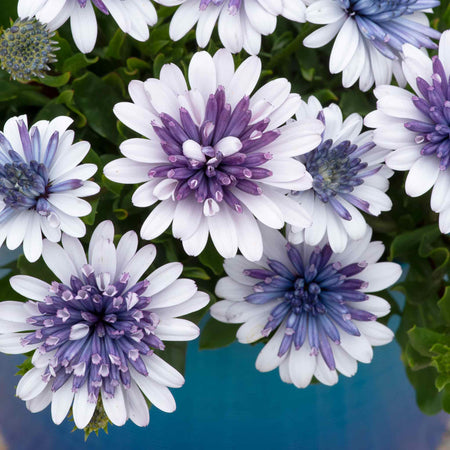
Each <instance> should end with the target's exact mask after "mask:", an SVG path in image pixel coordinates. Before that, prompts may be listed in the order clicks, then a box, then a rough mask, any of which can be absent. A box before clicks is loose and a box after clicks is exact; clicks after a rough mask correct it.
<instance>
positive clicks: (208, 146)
mask: <svg viewBox="0 0 450 450" xmlns="http://www.w3.org/2000/svg"><path fill="white" fill-rule="evenodd" d="M260 72H261V61H260V60H259V59H258V58H257V57H256V56H251V57H249V58H248V59H246V60H245V61H244V62H243V63H242V64H241V65H240V66H239V68H238V69H237V70H235V69H234V63H233V58H232V56H231V54H230V52H228V51H227V50H224V49H222V50H219V51H218V52H217V53H216V54H215V55H214V58H213V57H211V56H210V55H209V54H208V53H206V52H199V53H196V54H195V55H194V56H193V58H192V60H191V63H190V65H189V83H190V89H189V88H188V86H187V84H186V81H185V79H184V76H183V74H182V72H181V70H180V69H179V68H178V67H177V66H175V65H174V64H168V65H165V66H164V67H163V68H162V70H161V79H159V80H158V79H154V78H151V79H148V80H147V81H145V82H144V83H143V82H140V81H133V82H131V83H130V86H129V92H130V96H131V98H132V100H133V103H119V104H117V105H116V106H115V108H114V111H115V113H116V115H117V117H118V118H119V119H120V120H121V121H122V122H123V123H124V124H125V125H127V126H128V127H130V128H132V129H134V130H135V131H137V132H138V133H140V134H142V135H144V136H145V139H142V138H137V139H129V140H127V141H125V142H123V143H122V145H121V146H120V150H121V152H122V154H123V155H124V156H125V158H122V159H118V160H115V161H112V162H110V163H109V164H107V165H106V167H105V169H104V173H105V175H106V176H107V177H108V178H109V179H111V180H112V181H115V182H117V183H127V184H135V183H144V184H143V185H142V186H140V187H139V188H138V189H137V190H136V192H135V193H134V195H133V198H132V201H133V204H134V205H135V206H138V207H148V206H150V205H153V204H155V203H156V202H158V201H160V203H159V204H158V205H157V206H156V207H155V208H154V209H153V210H152V212H151V213H150V215H149V216H148V217H147V219H146V220H145V222H144V224H143V225H142V228H141V236H142V238H143V239H149V240H150V239H153V238H155V237H157V236H159V235H160V234H161V233H163V232H164V231H165V230H166V229H167V227H169V225H170V224H171V223H172V232H173V235H174V236H175V237H176V238H180V239H181V240H182V241H183V246H184V249H185V251H186V252H187V253H188V254H190V255H198V254H199V253H200V252H201V251H202V250H203V249H204V247H205V245H206V242H207V240H208V235H209V234H210V235H211V238H212V241H213V243H214V245H215V247H216V248H217V250H218V252H219V253H220V254H221V255H222V256H224V257H233V256H234V255H235V254H236V252H237V249H238V248H239V249H240V250H241V252H242V253H243V254H244V255H245V256H246V257H247V258H248V259H250V260H258V259H259V258H261V255H262V246H263V244H262V239H261V233H260V231H259V228H258V223H257V220H258V221H259V222H261V223H263V224H265V225H267V226H269V227H271V228H281V227H283V226H284V224H285V222H287V223H290V224H296V225H298V226H303V227H307V226H309V225H310V223H311V222H310V218H309V216H308V214H306V213H305V211H304V210H303V208H302V207H301V206H300V205H299V204H298V203H297V202H296V201H294V200H292V199H289V198H288V197H287V196H286V195H285V194H286V193H287V192H289V191H291V190H295V191H301V190H304V189H309V188H310V187H311V183H312V178H311V176H310V175H309V174H308V173H307V172H306V169H305V166H304V165H303V164H302V163H301V162H300V161H296V160H295V159H294V158H293V157H294V156H296V155H298V154H300V153H302V152H306V151H308V150H312V149H313V148H315V147H316V146H317V145H319V143H320V141H321V136H320V134H321V132H322V130H323V124H322V123H321V122H320V121H319V120H316V119H310V120H305V121H302V122H293V123H289V124H288V125H285V126H282V125H283V124H284V123H286V121H288V120H289V119H290V118H291V117H292V115H293V114H294V113H295V111H296V110H297V109H298V107H299V104H300V97H299V96H298V95H297V94H291V93H290V89H291V85H290V83H289V82H288V81H287V80H286V79H277V80H273V81H270V82H269V83H267V84H265V85H264V86H262V87H261V88H260V89H259V90H257V91H256V92H255V93H254V94H253V95H252V96H250V94H251V92H252V91H253V89H254V88H255V86H256V83H257V82H258V79H259V75H260ZM255 218H256V219H257V220H255Z"/></svg>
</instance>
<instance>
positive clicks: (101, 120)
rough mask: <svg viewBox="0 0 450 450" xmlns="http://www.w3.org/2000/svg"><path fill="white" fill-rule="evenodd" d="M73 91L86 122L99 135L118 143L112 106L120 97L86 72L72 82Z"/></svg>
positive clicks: (100, 80) (108, 86)
mask: <svg viewBox="0 0 450 450" xmlns="http://www.w3.org/2000/svg"><path fill="white" fill-rule="evenodd" d="M72 87H73V90H74V91H75V98H76V104H77V105H78V107H79V109H80V111H81V112H82V113H83V114H84V115H85V116H86V118H87V123H88V125H89V127H90V128H92V129H93V130H94V131H95V132H96V133H98V134H99V135H100V136H102V137H104V138H105V139H108V140H109V141H111V142H113V143H115V144H117V143H118V137H119V136H118V132H117V128H116V120H117V119H116V118H115V116H114V114H113V107H114V105H115V104H116V103H118V102H120V101H121V100H122V98H121V97H120V96H119V95H118V93H117V92H116V91H115V90H114V89H113V88H112V87H111V86H110V85H108V84H107V83H105V82H104V81H103V80H102V79H101V78H99V77H98V76H96V75H94V74H93V73H91V72H86V74H85V75H83V76H82V77H81V78H77V79H76V80H74V82H73V84H72Z"/></svg>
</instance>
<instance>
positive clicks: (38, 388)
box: [16, 367, 47, 401]
mask: <svg viewBox="0 0 450 450" xmlns="http://www.w3.org/2000/svg"><path fill="white" fill-rule="evenodd" d="M44 371H45V369H44V368H42V369H38V368H36V367H34V368H32V369H31V370H29V371H28V372H27V373H26V374H25V375H24V376H23V377H22V378H21V379H20V381H19V383H18V384H17V391H16V395H17V396H18V397H19V398H20V399H22V400H25V401H26V400H31V399H32V398H34V397H36V396H38V395H39V394H40V393H41V392H42V391H43V390H44V389H45V387H46V386H47V383H46V382H45V381H43V380H42V375H43V373H44Z"/></svg>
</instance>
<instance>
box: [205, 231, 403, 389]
mask: <svg viewBox="0 0 450 450" xmlns="http://www.w3.org/2000/svg"><path fill="white" fill-rule="evenodd" d="M263 233H264V256H263V258H262V259H261V260H260V261H258V262H257V263H251V262H249V261H247V260H246V259H245V258H244V257H242V256H236V257H235V258H233V259H228V260H225V264H224V268H225V271H226V273H227V274H228V277H225V278H222V279H221V280H219V282H218V283H217V286H216V294H217V295H218V296H219V297H222V298H225V300H222V301H219V302H217V303H215V304H214V305H213V306H212V307H211V315H212V316H213V317H214V318H215V319H217V320H219V321H221V322H225V323H242V325H241V327H240V328H239V329H238V331H237V334H236V337H237V339H238V341H239V342H241V343H242V344H250V343H253V342H256V341H258V340H260V339H262V338H264V337H269V340H268V342H267V343H266V344H265V345H264V347H263V349H262V350H261V352H260V353H259V355H258V358H257V359H256V368H257V369H258V370H259V371H261V372H268V371H270V370H273V369H276V368H277V367H278V368H279V371H280V376H281V379H282V380H283V381H284V382H286V383H293V384H294V385H295V386H296V387H298V388H304V387H306V386H308V385H309V384H310V382H311V379H312V377H313V376H314V377H315V378H316V379H317V380H318V381H320V382H321V383H324V384H326V385H333V384H335V383H337V381H338V371H339V372H340V373H342V374H343V375H345V376H347V377H351V376H353V375H354V374H355V373H356V370H357V361H361V362H363V363H369V362H370V361H371V360H372V355H373V351H372V346H375V345H384V344H387V343H389V342H391V340H392V339H393V337H394V334H393V333H392V331H391V330H390V329H389V328H387V327H386V326H384V325H382V324H380V323H378V322H376V319H377V317H382V316H385V315H386V314H388V313H389V311H390V305H389V303H388V302H387V301H386V300H384V299H382V298H380V297H377V296H375V295H373V294H367V293H368V292H376V291H380V290H382V289H386V288H387V287H389V286H391V285H392V284H394V283H395V282H396V281H397V280H398V279H399V277H400V275H401V268H400V266H399V265H398V264H395V263H389V262H381V263H377V261H378V259H379V258H380V256H381V255H382V254H383V251H384V246H383V244H382V243H381V242H370V238H371V234H372V232H371V229H370V228H369V229H368V230H367V232H366V234H365V235H364V237H363V239H361V240H360V241H351V242H349V244H348V246H347V248H346V249H345V251H344V252H342V253H339V254H336V253H333V251H332V250H331V248H330V246H329V245H328V244H327V243H326V241H323V242H322V243H321V245H320V246H318V247H311V246H309V245H307V244H304V243H303V244H300V245H296V246H294V245H292V244H288V243H287V242H286V240H285V239H284V237H283V236H282V235H281V233H279V232H278V231H275V230H270V229H268V228H265V229H264V230H263Z"/></svg>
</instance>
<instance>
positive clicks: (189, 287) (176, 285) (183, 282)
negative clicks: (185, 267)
mask: <svg viewBox="0 0 450 450" xmlns="http://www.w3.org/2000/svg"><path fill="white" fill-rule="evenodd" d="M166 274H167V273H166ZM173 274H174V272H172V273H171V275H173ZM147 292H148V291H146V295H148V294H147ZM196 292H197V285H196V284H195V282H194V281H193V280H188V279H186V278H180V279H178V280H175V281H174V282H173V283H171V284H170V285H169V286H168V287H166V288H165V289H164V290H161V291H159V292H158V293H157V294H153V295H152V301H151V304H150V307H151V309H153V308H164V307H166V306H173V305H178V304H179V303H182V302H185V301H187V300H189V299H190V298H191V297H192V296H193V295H194V294H195V293H196Z"/></svg>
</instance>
